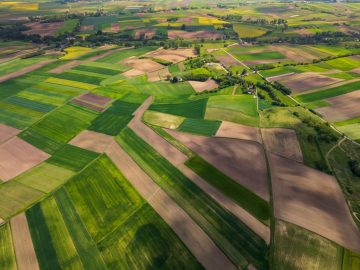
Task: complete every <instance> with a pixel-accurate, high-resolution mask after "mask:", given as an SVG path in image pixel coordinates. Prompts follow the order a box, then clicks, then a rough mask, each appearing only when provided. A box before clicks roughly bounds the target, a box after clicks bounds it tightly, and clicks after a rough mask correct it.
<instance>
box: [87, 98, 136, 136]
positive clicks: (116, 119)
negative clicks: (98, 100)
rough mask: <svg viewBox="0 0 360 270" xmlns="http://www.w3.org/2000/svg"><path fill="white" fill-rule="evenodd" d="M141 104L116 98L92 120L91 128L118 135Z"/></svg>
mask: <svg viewBox="0 0 360 270" xmlns="http://www.w3.org/2000/svg"><path fill="white" fill-rule="evenodd" d="M139 106H140V104H138V103H130V102H126V101H122V100H116V101H115V102H113V104H112V105H111V106H110V107H109V108H108V109H107V110H106V111H105V112H103V113H102V114H100V115H99V116H98V117H97V118H95V119H94V120H93V121H92V122H91V125H90V126H89V129H90V130H93V131H96V132H100V133H105V134H108V135H113V136H114V135H117V134H118V133H119V132H120V131H121V130H122V129H123V128H124V127H125V126H126V125H127V124H128V123H129V122H130V120H131V119H132V114H133V112H134V111H135V110H136V109H137V108H138V107H139Z"/></svg>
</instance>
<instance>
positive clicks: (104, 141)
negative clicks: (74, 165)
mask: <svg viewBox="0 0 360 270" xmlns="http://www.w3.org/2000/svg"><path fill="white" fill-rule="evenodd" d="M112 140H113V138H112V137H111V136H109V135H106V134H102V133H98V132H94V131H90V130H84V131H82V132H81V133H80V134H79V135H77V136H76V137H75V138H73V139H72V140H71V141H70V142H69V144H71V145H74V146H77V147H80V148H85V149H87V150H90V151H94V152H97V153H103V152H105V150H106V149H107V147H108V146H109V144H110V143H111V142H112Z"/></svg>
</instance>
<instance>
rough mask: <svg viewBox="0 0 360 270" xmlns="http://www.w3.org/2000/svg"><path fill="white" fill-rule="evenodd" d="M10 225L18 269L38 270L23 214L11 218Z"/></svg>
mask: <svg viewBox="0 0 360 270" xmlns="http://www.w3.org/2000/svg"><path fill="white" fill-rule="evenodd" d="M10 223H11V234H12V238H13V243H14V249H15V255H16V262H17V267H18V269H19V270H37V269H39V264H38V261H37V258H36V254H35V250H34V246H33V243H32V240H31V235H30V231H29V227H28V223H27V220H26V216H25V214H24V213H22V214H20V215H18V216H16V217H13V218H12V219H11V221H10Z"/></svg>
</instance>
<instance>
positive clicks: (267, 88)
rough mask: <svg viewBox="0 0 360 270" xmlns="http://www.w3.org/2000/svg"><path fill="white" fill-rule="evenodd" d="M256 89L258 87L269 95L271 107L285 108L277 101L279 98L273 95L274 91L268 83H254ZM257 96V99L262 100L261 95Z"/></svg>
mask: <svg viewBox="0 0 360 270" xmlns="http://www.w3.org/2000/svg"><path fill="white" fill-rule="evenodd" d="M256 87H258V88H260V89H262V90H264V91H266V92H267V93H268V94H269V96H270V97H271V99H272V102H271V103H272V104H273V105H275V106H285V104H284V103H282V102H281V100H280V99H279V97H278V96H277V95H276V93H275V91H274V89H273V88H272V85H271V84H270V83H268V82H264V83H262V82H257V83H256ZM258 96H259V98H262V99H264V96H263V95H261V93H258Z"/></svg>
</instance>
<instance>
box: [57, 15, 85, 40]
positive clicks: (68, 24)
mask: <svg viewBox="0 0 360 270" xmlns="http://www.w3.org/2000/svg"><path fill="white" fill-rule="evenodd" d="M78 25H79V20H78V19H71V20H66V21H65V22H64V24H63V25H62V26H61V27H60V29H59V30H58V31H57V32H56V35H57V36H60V35H64V34H69V33H72V32H73V31H74V30H75V28H76V27H77V26H78Z"/></svg>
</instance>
